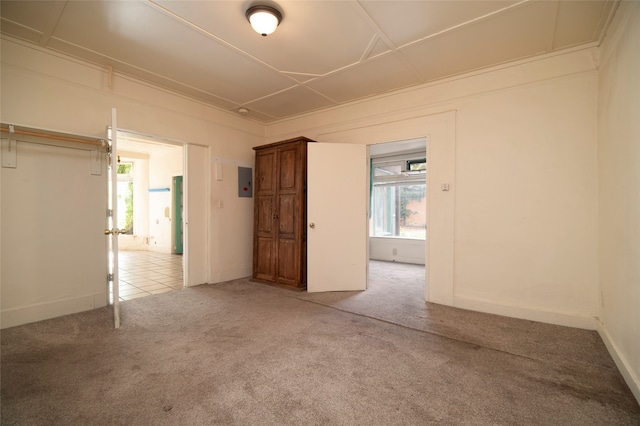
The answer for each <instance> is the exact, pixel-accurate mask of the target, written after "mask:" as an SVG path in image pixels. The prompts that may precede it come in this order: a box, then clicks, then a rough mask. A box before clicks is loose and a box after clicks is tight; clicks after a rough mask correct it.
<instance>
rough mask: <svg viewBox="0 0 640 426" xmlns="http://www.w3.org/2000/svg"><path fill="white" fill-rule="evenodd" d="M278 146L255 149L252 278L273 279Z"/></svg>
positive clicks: (274, 276)
mask: <svg viewBox="0 0 640 426" xmlns="http://www.w3.org/2000/svg"><path fill="white" fill-rule="evenodd" d="M276 154H277V150H276V149H268V150H263V151H257V152H256V177H255V181H256V183H255V192H256V194H255V197H256V198H255V208H254V234H255V237H254V243H253V244H254V247H253V256H254V258H253V278H255V279H259V280H265V281H275V279H276V271H275V260H276V253H275V250H276V245H275V241H276V232H275V226H274V224H275V223H274V222H275V215H276V209H275V208H276V206H275V201H276V190H277V183H276V162H277V155H276Z"/></svg>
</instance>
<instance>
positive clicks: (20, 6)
mask: <svg viewBox="0 0 640 426" xmlns="http://www.w3.org/2000/svg"><path fill="white" fill-rule="evenodd" d="M618 1H619V0H603V1H598V0H589V1H569V0H559V1H558V0H547V1H530V0H525V1H520V2H517V1H508V0H499V1H484V0H470V1H458V0H444V1H432V0H427V1H419V0H413V1H402V0H388V1H385V0H374V1H366V0H344V1H340V0H334V1H331V0H323V1H306V0H278V1H276V2H273V1H270V0H267V1H263V2H256V1H251V0H229V1H218V0H215V1H203V0H198V1H175V0H174V1H163V0H158V1H147V0H140V1H133V0H132V1H127V0H125V1H115V0H106V1H99V0H94V1H75V0H71V1H66V0H49V1H8V0H2V2H1V3H0V15H1V18H2V20H1V22H0V28H1V31H2V33H4V34H7V35H10V36H13V37H17V38H20V39H23V40H27V41H29V42H32V43H34V44H38V45H40V46H44V47H46V48H49V49H53V50H56V51H60V52H64V53H67V54H70V55H73V56H76V57H79V58H82V59H85V60H88V61H90V62H92V63H95V64H99V65H102V66H105V67H106V66H108V65H110V66H112V67H113V70H114V71H115V72H120V73H123V74H128V75H131V76H134V77H137V78H141V79H144V80H147V81H150V82H153V83H156V84H158V85H160V86H163V87H165V88H168V89H171V90H174V91H177V92H180V93H182V94H185V95H188V96H190V97H193V98H196V99H199V100H201V101H204V102H206V103H209V104H212V105H215V106H217V107H220V108H222V109H225V110H229V111H237V110H238V108H240V107H245V108H247V109H249V113H248V114H247V117H250V118H252V119H255V120H258V121H261V122H264V123H268V122H272V121H275V120H279V119H283V118H287V117H291V116H295V115H298V114H302V113H306V112H310V111H316V110H320V109H323V108H329V107H333V106H336V105H340V104H342V103H346V102H351V101H354V100H358V99H362V98H366V97H369V96H374V95H378V94H381V93H385V92H389V91H393V90H398V89H402V88H407V87H411V86H415V85H419V84H424V83H427V82H431V81H434V80H438V79H442V78H446V77H450V76H454V75H457V74H461V73H464V72H468V71H473V70H478V69H482V68H486V67H490V66H494V65H497V64H501V63H505V62H509V61H513V60H518V59H524V58H529V57H533V56H536V55H540V54H544V53H548V52H553V51H558V50H562V49H566V48H570V47H574V46H580V45H585V44H591V43H595V44H597V43H599V42H600V40H601V39H602V37H603V36H604V32H605V31H606V27H607V25H608V23H609V22H610V20H611V17H612V14H613V13H614V12H615V9H616V7H617V3H618ZM258 3H259V4H268V5H272V6H275V7H276V8H278V9H279V10H280V11H281V12H282V14H283V16H284V18H283V21H282V23H281V24H280V26H279V27H278V29H277V30H276V32H275V33H273V34H271V35H269V36H267V37H262V36H260V35H259V34H257V33H256V32H254V31H253V30H252V29H251V27H250V25H249V23H248V22H247V20H246V18H245V15H244V13H245V11H246V9H247V8H249V7H250V6H252V5H255V4H258ZM105 69H106V68H105Z"/></svg>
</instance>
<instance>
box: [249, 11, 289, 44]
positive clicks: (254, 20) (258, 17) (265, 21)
mask: <svg viewBox="0 0 640 426" xmlns="http://www.w3.org/2000/svg"><path fill="white" fill-rule="evenodd" d="M245 16H246V17H247V19H248V20H249V22H250V23H251V26H252V27H253V29H254V30H255V31H256V32H257V33H258V34H262V36H263V37H266V36H267V35H269V34H271V33H272V32H274V31H275V30H276V28H277V27H278V25H279V24H280V21H282V14H281V13H280V12H279V11H278V10H276V9H275V8H273V7H270V6H252V7H250V8H249V9H247V13H245Z"/></svg>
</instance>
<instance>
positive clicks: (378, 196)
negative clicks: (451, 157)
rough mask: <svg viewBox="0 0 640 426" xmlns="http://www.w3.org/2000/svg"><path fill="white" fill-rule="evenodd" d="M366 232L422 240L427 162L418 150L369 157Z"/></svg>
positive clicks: (424, 221) (424, 223)
mask: <svg viewBox="0 0 640 426" xmlns="http://www.w3.org/2000/svg"><path fill="white" fill-rule="evenodd" d="M371 167H372V173H371V175H372V184H373V185H372V186H373V187H372V191H371V221H370V230H369V235H370V236H373V237H399V238H416V239H425V237H426V224H427V209H426V195H427V188H426V175H427V161H426V158H425V157H424V151H423V152H422V153H413V154H404V155H394V156H392V157H380V158H372V160H371Z"/></svg>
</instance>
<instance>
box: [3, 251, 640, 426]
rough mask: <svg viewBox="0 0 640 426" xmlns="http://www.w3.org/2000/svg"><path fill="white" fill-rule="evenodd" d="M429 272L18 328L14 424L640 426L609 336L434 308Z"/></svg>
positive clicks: (7, 404) (7, 344)
mask: <svg viewBox="0 0 640 426" xmlns="http://www.w3.org/2000/svg"><path fill="white" fill-rule="evenodd" d="M421 274H422V275H424V272H423V269H422V268H421V267H418V266H411V265H408V266H406V267H403V266H402V265H394V264H386V263H381V262H373V263H372V266H371V277H370V280H371V281H370V284H371V288H370V289H369V290H367V291H366V292H358V293H331V294H307V293H295V292H291V291H287V290H282V289H278V288H272V287H268V286H263V285H260V284H255V283H251V282H249V281H248V280H247V279H242V280H235V281H231V282H227V283H222V284H215V285H206V286H198V287H195V288H191V289H186V290H182V291H175V292H171V293H165V294H160V295H154V296H149V297H145V298H141V299H135V300H131V301H127V302H124V303H123V304H122V324H123V325H122V328H121V329H120V330H113V329H112V328H111V317H110V313H109V311H108V309H99V310H95V311H91V312H85V313H81V314H76V315H70V316H66V317H62V318H57V319H53V320H48V321H42V322H39V323H35V324H28V325H24V326H20V327H14V328H10V329H7V330H3V331H2V335H1V338H2V346H1V348H2V351H1V363H2V365H1V373H2V376H1V385H2V389H1V403H2V406H1V409H2V414H1V420H2V424H3V425H12V424H18V425H52V424H54V425H120V424H121V425H125V424H126V425H164V424H166V425H208V424H241V425H248V424H251V425H263V424H264V425H283V424H286V425H289V424H296V425H297V424H310V425H315V424H317V425H320V424H322V425H334V424H335V425H347V424H349V425H390V424H421V425H422V424H455V425H458V424H469V425H484V424H498V425H502V424H505V425H506V424H519V425H529V424H532V425H550V424H554V425H605V424H606V425H624V424H628V425H638V424H640V407H639V406H638V403H637V402H636V401H635V399H634V398H633V396H632V394H631V392H630V391H629V389H628V388H627V387H626V385H625V384H624V381H623V380H622V378H621V376H620V374H619V372H618V371H617V370H616V368H615V366H614V364H613V362H612V360H611V358H610V357H609V355H608V354H607V352H606V350H605V348H604V345H603V344H602V342H601V341H600V339H599V337H598V335H597V334H596V333H595V332H589V331H584V330H577V329H571V328H566V327H558V326H550V325H545V324H539V323H534V322H531V321H521V320H514V319H509V318H503V317H498V316H493V315H486V314H479V313H474V312H467V311H462V310H458V309H452V308H446V307H442V306H437V305H430V304H426V303H425V302H424V300H423V297H422V292H423V289H422V284H421Z"/></svg>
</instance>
